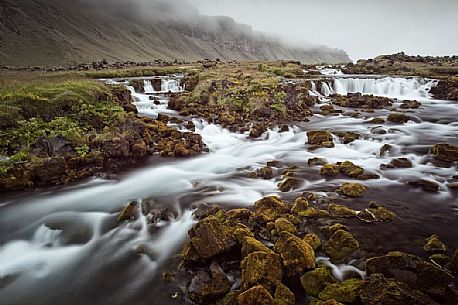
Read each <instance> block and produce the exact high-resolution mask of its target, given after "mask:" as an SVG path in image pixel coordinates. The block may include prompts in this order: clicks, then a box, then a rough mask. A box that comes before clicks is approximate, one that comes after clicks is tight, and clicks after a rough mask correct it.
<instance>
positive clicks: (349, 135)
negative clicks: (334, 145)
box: [337, 131, 361, 144]
mask: <svg viewBox="0 0 458 305" xmlns="http://www.w3.org/2000/svg"><path fill="white" fill-rule="evenodd" d="M337 135H338V136H339V138H340V139H341V141H342V143H343V144H348V143H351V142H353V141H356V140H358V139H359V138H360V137H361V136H360V135H359V134H357V133H356V132H352V131H347V132H339V133H337Z"/></svg>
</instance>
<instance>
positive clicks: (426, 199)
mask: <svg viewBox="0 0 458 305" xmlns="http://www.w3.org/2000/svg"><path fill="white" fill-rule="evenodd" d="M337 77H338V78H336V79H334V80H333V81H331V82H330V83H329V85H328V87H329V88H328V89H329V91H330V92H337V93H341V94H344V93H345V94H346V93H348V92H361V93H364V94H369V93H371V94H378V95H384V96H389V97H393V98H401V99H402V98H404V99H411V98H412V97H415V98H416V99H417V100H419V101H421V102H422V106H421V108H420V109H418V110H416V111H412V113H411V116H412V117H413V120H412V121H409V122H408V123H406V124H403V125H397V124H392V123H390V124H385V125H383V126H377V125H373V124H367V123H364V121H366V120H368V119H369V118H370V117H374V116H386V115H387V113H388V111H386V110H378V111H376V112H375V113H363V114H362V115H361V117H359V118H354V117H348V116H342V115H337V116H327V117H325V116H321V115H315V116H314V117H313V118H312V119H311V121H310V122H307V123H301V124H298V125H297V126H291V127H290V129H289V131H286V132H279V131H278V130H269V131H268V132H267V133H266V134H265V135H263V136H262V137H261V138H260V139H257V140H251V139H249V138H248V135H247V134H236V133H232V132H229V131H228V130H225V129H223V128H221V127H220V126H217V125H213V124H208V123H206V122H205V121H202V120H200V119H194V123H195V125H196V132H197V133H199V134H200V135H202V138H203V140H204V142H205V143H206V144H207V146H208V147H209V149H210V152H209V153H207V154H204V155H202V156H199V157H195V158H192V159H185V160H173V159H162V160H160V161H159V162H158V161H157V160H158V159H157V158H156V157H152V158H151V161H150V162H148V163H147V164H145V165H143V166H142V167H141V168H137V169H133V170H131V171H127V172H125V173H122V174H120V175H119V177H118V178H117V179H114V180H108V179H101V178H93V179H90V180H88V181H85V182H82V183H77V184H74V185H70V186H66V187H59V188H52V189H45V190H41V191H35V192H28V193H20V194H17V193H15V194H7V195H5V196H3V197H2V198H1V201H0V245H1V249H0V300H1V301H0V303H1V304H2V305H7V304H17V305H20V304H32V303H33V304H35V305H39V304H47V305H49V304H63V303H65V304H181V303H183V301H182V299H181V298H180V297H177V296H179V294H177V292H179V290H180V289H179V287H177V284H166V283H164V282H163V281H162V278H161V272H163V271H166V270H168V268H170V266H173V265H174V262H176V261H177V258H176V256H175V254H176V253H178V251H179V249H180V247H181V246H182V243H183V241H184V240H185V238H186V234H187V230H188V229H189V228H191V227H192V225H193V224H194V223H195V220H194V218H193V216H192V212H193V209H195V208H197V207H199V206H201V205H204V206H205V205H209V204H212V203H217V204H219V205H222V206H228V207H229V206H235V207H240V206H252V204H253V202H254V201H256V200H257V199H260V198H261V197H263V196H265V195H270V194H279V191H278V189H277V186H276V185H277V183H278V182H279V179H280V175H278V177H277V178H274V179H272V180H262V179H250V178H248V175H247V174H248V172H249V171H252V170H254V169H256V168H259V167H261V166H264V165H265V163H266V162H267V161H270V160H280V161H281V165H280V167H284V166H288V165H293V164H294V165H297V166H298V168H297V170H296V173H297V175H298V177H300V178H301V179H302V181H303V182H302V184H301V185H300V186H299V188H298V189H295V190H294V191H293V192H290V193H285V194H279V195H280V196H282V197H284V198H285V199H287V200H288V199H293V198H295V197H296V196H298V195H299V194H301V193H302V192H305V191H313V192H316V193H317V194H319V195H322V196H328V197H329V198H335V199H334V202H336V203H345V204H347V205H348V206H350V207H352V208H354V209H357V210H361V209H363V208H365V207H367V204H368V202H369V201H370V200H376V201H377V202H379V203H380V204H382V205H384V206H386V207H387V208H389V209H391V210H393V211H394V212H396V213H397V215H398V217H397V218H396V220H395V221H394V222H393V223H390V224H375V223H374V224H366V223H362V222H360V221H358V220H355V219H350V220H346V223H348V224H350V226H351V228H352V232H353V233H354V235H355V237H357V238H358V239H359V240H360V241H361V244H362V247H361V252H360V257H361V259H360V260H356V261H349V262H346V264H342V265H334V264H332V263H331V262H330V261H329V260H328V259H327V258H326V257H324V256H323V255H321V254H319V255H318V258H317V259H318V261H320V262H322V263H325V264H328V265H330V266H331V267H332V268H333V272H334V274H335V276H336V277H337V278H339V279H343V278H345V276H347V275H348V274H350V273H357V274H360V276H364V272H362V271H361V267H362V266H361V262H362V261H363V258H364V257H365V256H367V255H377V254H383V253H385V252H387V251H390V250H403V251H408V252H412V253H416V254H421V251H422V250H421V247H422V245H423V242H424V238H426V237H427V236H429V235H431V234H433V233H437V234H439V235H440V237H441V239H442V240H443V241H444V242H445V243H446V244H449V245H451V246H456V245H458V234H457V231H456V219H457V217H458V202H457V194H456V192H455V193H453V191H451V190H450V189H449V188H448V183H449V182H451V181H453V179H452V176H454V175H456V174H457V168H456V166H455V165H453V166H451V165H444V164H438V163H437V162H434V161H433V159H432V158H431V156H430V155H429V154H428V152H429V150H430V147H431V145H433V144H435V143H439V142H448V143H452V144H458V123H457V122H456V117H457V116H458V105H457V103H456V102H450V101H439V100H434V99H432V98H430V97H429V95H428V91H429V89H430V88H431V86H433V85H434V81H432V80H423V79H416V78H415V79H414V78H412V79H401V78H381V79H357V78H346V77H345V78H344V77H340V76H337ZM126 85H127V83H126ZM150 87H151V88H150ZM129 89H130V90H131V92H132V94H133V96H134V98H135V100H136V105H137V108H138V110H139V112H140V114H143V115H148V116H152V117H155V116H157V113H160V112H162V113H167V114H172V115H173V114H175V112H174V111H171V110H168V109H167V96H166V93H167V92H169V91H172V92H179V91H182V90H183V88H182V87H181V86H180V84H179V78H170V79H169V78H165V79H163V80H162V86H161V91H160V92H157V91H155V90H154V88H152V85H151V83H150V82H149V81H148V80H145V90H146V94H141V93H136V92H135V91H134V89H133V88H132V87H129ZM331 90H332V91H331ZM313 93H314V94H315V95H318V96H320V100H321V102H323V103H326V102H327V98H326V96H327V95H329V94H330V93H328V92H323V93H318V92H313ZM400 102H401V100H399V101H397V103H400ZM374 128H376V129H377V130H379V131H380V130H382V129H383V131H384V132H374ZM314 129H328V130H331V131H354V132H358V133H359V134H361V135H362V137H361V138H360V139H359V140H356V141H354V142H352V143H350V144H346V145H345V144H342V143H340V141H339V139H338V138H337V137H336V138H335V139H334V142H335V143H336V146H335V148H332V149H318V150H315V151H313V152H310V151H308V150H306V147H305V142H306V135H305V132H306V131H307V130H314ZM383 144H391V145H392V146H393V147H394V149H393V150H392V151H391V152H390V153H389V154H388V155H386V156H384V157H381V156H380V155H379V150H380V147H381V146H382V145H383ZM313 157H320V158H326V159H327V160H328V161H329V162H338V161H344V160H349V161H352V162H354V163H355V164H358V165H361V166H362V167H364V168H365V169H366V170H369V171H372V172H374V173H377V174H378V175H380V177H381V178H380V179H378V180H368V181H364V182H363V183H364V184H366V185H368V186H369V187H370V191H369V193H368V194H367V195H366V196H364V197H363V198H359V199H354V200H345V199H342V198H340V197H338V196H337V195H336V193H335V189H336V188H337V187H338V186H339V185H340V184H341V183H342V182H344V181H349V180H351V179H325V178H323V177H322V176H321V175H319V167H310V166H308V165H307V159H308V158H313ZM394 157H407V158H409V159H410V160H412V162H413V164H414V166H413V167H412V168H406V169H387V170H381V169H380V165H381V164H385V163H388V162H389V161H390V160H391V159H392V158H394ZM280 170H281V169H280V168H279V169H278V170H277V171H278V172H280ZM412 179H426V180H431V181H435V182H437V183H438V184H439V186H440V191H439V192H438V193H427V192H424V191H422V190H419V189H413V188H411V187H408V186H406V185H405V183H406V182H407V181H410V180H412ZM129 201H137V202H138V203H139V204H141V205H146V204H148V205H153V206H154V207H168V208H170V209H171V210H173V211H174V215H175V216H174V217H173V218H172V219H170V220H169V221H167V222H165V221H162V222H159V223H154V224H152V223H151V222H150V221H149V220H148V218H147V217H146V216H145V215H143V214H142V213H139V215H138V218H137V219H136V220H135V221H132V222H129V223H122V224H120V225H119V224H118V223H117V221H116V216H117V213H118V212H119V211H120V210H121V209H122V208H123V207H124V206H125V205H126V203H128V202H129Z"/></svg>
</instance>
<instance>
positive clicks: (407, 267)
mask: <svg viewBox="0 0 458 305" xmlns="http://www.w3.org/2000/svg"><path fill="white" fill-rule="evenodd" d="M366 271H367V274H368V275H372V274H374V273H382V274H383V275H384V276H386V277H389V278H395V279H397V280H399V281H401V282H403V283H405V284H407V285H408V286H410V287H411V288H412V289H419V290H421V291H422V292H424V293H427V294H430V295H433V296H444V295H445V291H446V288H447V287H448V285H450V284H451V283H452V281H453V276H452V275H451V274H450V273H448V272H447V271H445V270H443V269H441V268H439V267H437V266H435V265H433V264H431V263H429V262H426V261H424V260H422V259H421V258H419V257H418V256H415V255H412V254H406V253H402V252H390V253H388V254H387V255H385V256H380V257H374V258H370V259H368V260H367V261H366Z"/></svg>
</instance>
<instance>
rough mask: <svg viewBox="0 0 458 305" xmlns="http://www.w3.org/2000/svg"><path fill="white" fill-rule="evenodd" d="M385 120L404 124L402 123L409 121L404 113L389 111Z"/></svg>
mask: <svg viewBox="0 0 458 305" xmlns="http://www.w3.org/2000/svg"><path fill="white" fill-rule="evenodd" d="M387 120H388V121H390V122H392V123H397V124H404V123H407V122H408V121H409V117H408V116H407V115H405V114H404V113H400V112H391V113H390V114H389V115H388V118H387Z"/></svg>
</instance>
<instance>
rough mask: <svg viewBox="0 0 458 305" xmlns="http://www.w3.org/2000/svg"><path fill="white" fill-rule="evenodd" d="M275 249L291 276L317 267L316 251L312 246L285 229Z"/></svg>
mask: <svg viewBox="0 0 458 305" xmlns="http://www.w3.org/2000/svg"><path fill="white" fill-rule="evenodd" d="M275 251H276V252H277V253H280V255H281V259H282V261H283V266H285V270H286V273H287V274H288V275H289V276H293V275H298V274H302V273H304V271H306V270H307V269H312V268H315V252H314V251H313V249H312V247H311V246H310V245H309V244H308V243H306V242H305V241H303V240H302V239H300V238H299V237H297V236H295V235H293V234H291V233H289V232H286V231H283V232H281V233H280V238H279V239H278V241H277V242H276V243H275Z"/></svg>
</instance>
